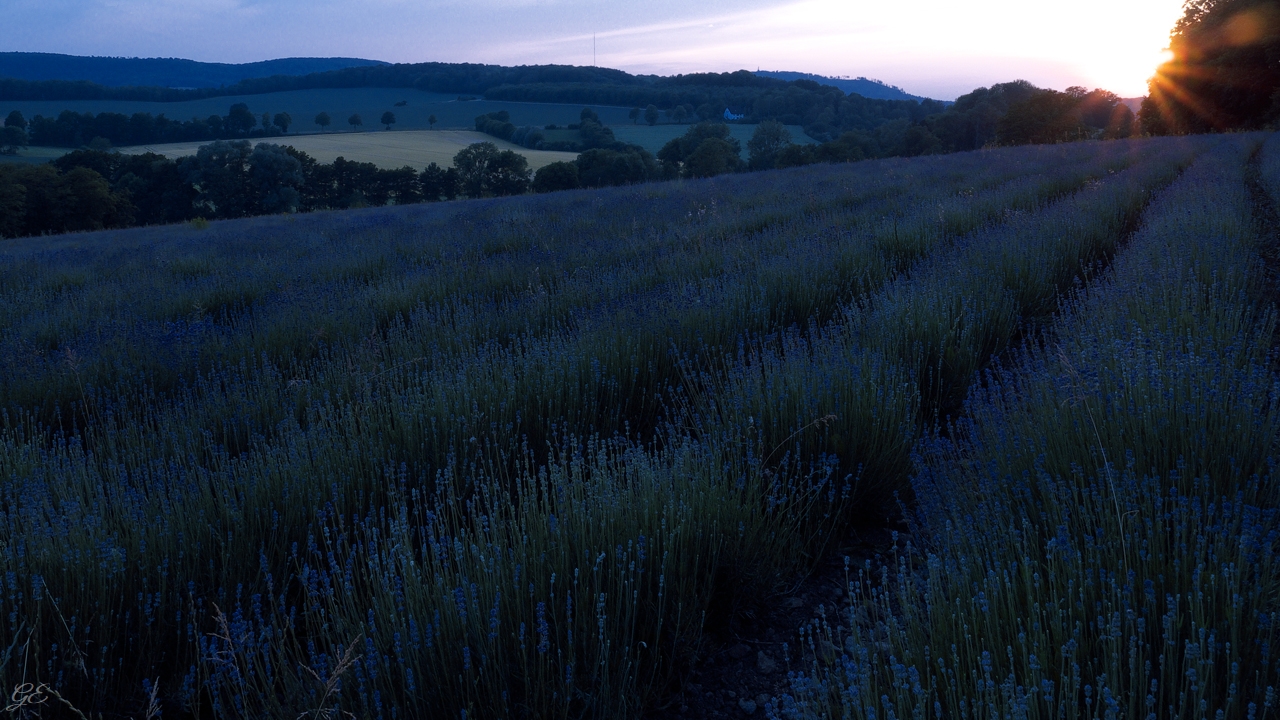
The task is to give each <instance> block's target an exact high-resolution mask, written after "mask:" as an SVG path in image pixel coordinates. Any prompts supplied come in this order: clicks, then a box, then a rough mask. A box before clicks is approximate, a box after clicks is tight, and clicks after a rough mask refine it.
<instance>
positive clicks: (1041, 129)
mask: <svg viewBox="0 0 1280 720" xmlns="http://www.w3.org/2000/svg"><path fill="white" fill-rule="evenodd" d="M1082 97H1083V95H1082V94H1080V93H1065V92H1058V91H1056V90H1037V91H1036V92H1034V93H1032V95H1031V96H1030V97H1028V98H1027V99H1025V100H1021V101H1019V102H1016V103H1013V104H1012V105H1010V106H1009V110H1008V112H1006V113H1005V115H1004V117H1002V118H1000V120H999V122H998V123H997V125H996V136H997V138H999V141H1000V144H1001V145H1027V144H1043V143H1059V142H1067V141H1071V140H1079V139H1081V138H1083V137H1087V136H1088V134H1089V132H1088V129H1087V128H1085V126H1084V122H1083V121H1082V120H1081V119H1080V114H1079V105H1080V101H1081V99H1082Z"/></svg>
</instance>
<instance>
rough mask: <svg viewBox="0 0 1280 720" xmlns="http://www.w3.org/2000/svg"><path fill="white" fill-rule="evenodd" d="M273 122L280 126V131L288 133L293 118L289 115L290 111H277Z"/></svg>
mask: <svg viewBox="0 0 1280 720" xmlns="http://www.w3.org/2000/svg"><path fill="white" fill-rule="evenodd" d="M271 122H272V124H274V125H275V126H276V127H278V128H280V132H282V133H287V132H289V126H290V125H292V124H293V118H292V117H289V113H287V112H282V113H276V116H275V117H274V118H273V119H272V121H271Z"/></svg>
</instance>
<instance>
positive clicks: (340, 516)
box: [0, 133, 1280, 720]
mask: <svg viewBox="0 0 1280 720" xmlns="http://www.w3.org/2000/svg"><path fill="white" fill-rule="evenodd" d="M368 134H370V135H373V134H374V133H368ZM396 134H397V133H382V134H381V135H384V136H394V135H396ZM403 134H408V133H403ZM398 164H403V163H398ZM1277 198H1280V136H1266V135H1262V134H1224V135H1215V136H1200V137H1176V138H1159V139H1146V140H1132V141H1112V142H1086V143H1074V144H1066V145H1056V146H1029V147H1021V148H1003V149H993V150H983V151H978V152H972V153H959V154H953V155H945V156H935V157H927V158H915V159H890V160H879V161H868V162H860V163H851V164H842V165H814V166H808V167H804V168H793V169H789V170H783V171H771V172H760V173H747V174H737V175H729V176H721V177H717V178H712V179H708V180H689V181H682V182H673V183H650V184H645V185H637V186H630V187H623V188H610V189H605V190H598V191H585V190H584V191H571V192H561V193H552V194H548V195H542V196H521V197H515V198H505V199H489V200H477V201H461V202H446V203H434V204H424V205H405V206H397V207H386V208H374V209H365V210H354V211H344V212H317V213H311V214H307V215H296V216H294V215H277V216H265V217H260V218H255V219H250V220H237V221H222V222H213V223H203V222H201V223H191V224H185V225H177V226H160V227H148V228H138V229H133V230H124V231H108V232H101V233H94V234H82V235H66V236H51V237H35V238H27V239H21V240H16V241H8V242H5V243H3V244H0V410H2V411H3V413H2V414H0V626H3V627H4V629H5V634H4V635H0V637H2V638H3V639H4V640H5V642H4V643H0V684H2V685H3V686H4V687H6V688H11V687H16V686H17V685H18V684H19V683H23V682H25V683H32V685H31V686H30V687H32V688H35V687H38V686H39V685H40V683H47V687H48V688H49V689H50V690H54V691H56V692H57V693H58V694H59V697H61V698H64V699H65V701H66V702H67V703H69V704H71V705H73V706H75V707H76V708H78V709H79V710H80V711H81V712H83V713H84V715H85V716H86V717H93V716H94V714H95V713H97V714H102V715H104V716H133V717H141V716H144V715H145V714H146V709H147V707H148V703H149V702H150V701H151V698H153V697H154V698H155V701H156V702H157V703H159V705H160V707H161V708H162V709H163V712H164V713H165V715H164V716H165V717H194V716H198V717H207V718H224V717H225V718H241V717H281V718H298V717H303V716H306V717H332V718H336V717H339V716H341V717H354V718H360V719H361V720H363V719H364V718H377V717H383V718H390V717H396V718H430V719H432V720H434V719H435V718H441V719H444V718H449V719H452V720H457V718H460V717H466V718H504V719H505V718H510V719H511V720H517V719H523V718H545V717H561V718H641V717H642V716H644V715H645V714H646V713H652V714H651V715H650V717H653V716H655V715H657V714H662V715H666V716H678V715H679V713H678V711H677V710H676V708H679V707H681V706H682V705H688V706H690V707H692V709H691V710H690V713H691V715H689V716H690V717H713V716H715V715H717V714H720V713H724V714H725V715H726V716H728V717H734V716H739V714H740V713H743V712H744V711H745V709H746V707H747V706H746V705H745V704H743V703H744V702H745V701H746V700H747V699H750V698H756V699H761V695H764V698H763V699H761V702H762V703H763V704H764V707H763V709H762V716H763V717H766V718H788V720H817V719H819V718H822V719H828V718H829V719H831V720H835V719H836V718H840V719H842V720H843V719H844V718H871V717H875V718H885V717H904V718H905V717H922V718H937V719H939V720H940V719H941V718H955V717H966V716H975V714H976V715H977V716H982V717H987V716H990V717H1027V718H1058V717H1073V718H1075V717H1081V718H1085V717H1087V718H1092V717H1102V716H1115V717H1147V716H1148V714H1154V715H1156V716H1159V717H1182V716H1196V717H1199V716H1203V717H1214V716H1215V715H1218V716H1221V717H1248V716H1249V713H1250V711H1249V710H1247V708H1249V707H1253V708H1254V709H1255V710H1257V709H1260V708H1268V707H1270V705H1271V704H1274V700H1273V696H1274V688H1275V687H1280V662H1278V661H1277V658H1276V657H1275V656H1274V653H1273V651H1272V648H1275V647H1280V645H1278V644H1277V643H1280V622H1276V621H1275V620H1274V618H1275V617H1277V613H1280V605H1278V604H1277V600H1276V598H1277V593H1276V588H1280V513H1278V512H1277V511H1276V507H1277V505H1280V489H1278V488H1280V486H1277V484H1276V483H1274V482H1273V481H1272V479H1271V478H1270V477H1269V473H1270V472H1271V466H1272V465H1271V458H1273V457H1277V453H1278V452H1280V444H1278V442H1280V441H1278V440H1277V438H1280V374H1278V373H1277V369H1276V366H1275V363H1274V359H1275V358H1274V355H1273V354H1272V350H1273V348H1274V347H1275V338H1276V335H1275V330H1276V327H1275V323H1276V318H1277V314H1276V308H1275V305H1274V293H1273V288H1272V287H1270V286H1269V284H1268V283H1269V282H1271V281H1270V280H1269V277H1270V276H1269V274H1268V270H1267V268H1266V266H1265V264H1264V261H1263V259H1262V258H1263V257H1264V256H1271V257H1274V250H1275V247H1274V243H1275V242H1276V239H1277V230H1278V229H1280V224H1278V223H1277V220H1276V213H1275V207H1276V204H1277ZM944 429H945V431H944ZM903 511H905V512H903ZM886 516H895V519H893V520H892V521H890V520H886ZM886 529H892V530H893V531H894V536H893V537H894V540H893V542H894V545H895V547H894V550H893V553H892V554H890V555H887V556H885V557H883V558H880V560H877V561H875V562H873V561H872V560H871V559H869V558H868V559H867V561H866V565H865V566H859V565H857V564H854V565H852V566H850V565H846V567H845V572H847V573H848V580H849V585H848V588H847V593H845V595H844V596H843V597H833V596H831V595H830V594H828V595H827V596H825V597H814V596H803V595H798V594H792V593H793V588H795V587H797V583H798V582H799V581H800V580H801V579H802V578H803V576H804V575H805V574H806V573H809V572H810V571H813V570H814V569H815V568H819V567H826V565H827V563H825V561H826V560H829V559H831V556H833V555H834V556H835V563H834V564H835V566H836V567H837V568H838V567H839V564H840V560H839V557H840V556H841V555H845V553H846V549H847V548H850V547H856V546H857V544H858V543H859V542H860V540H859V538H860V537H862V535H861V533H862V531H864V530H868V531H870V530H879V531H883V530H886ZM898 530H905V531H906V534H905V535H904V536H902V537H899V536H898V534H897V531H898ZM847 562H848V561H846V563H847ZM881 562H882V563H883V567H880V566H879V565H878V564H876V563H881ZM784 603H785V604H786V605H788V606H790V607H794V608H797V611H798V612H802V613H803V616H804V617H805V618H807V619H808V622H807V623H806V624H804V625H803V626H801V627H790V628H785V629H784V632H780V633H777V634H775V635H758V636H757V635H751V634H750V633H753V632H755V630H753V627H754V625H753V623H754V620H753V618H758V617H760V616H761V615H762V614H763V613H764V612H765V611H766V610H767V609H768V608H769V607H771V606H773V605H779V604H784ZM740 638H741V639H740ZM747 641H749V642H750V645H747V644H746V642H747ZM732 643H742V647H745V648H747V651H746V653H741V652H737V653H735V652H734V651H733V650H730V649H729V648H728V646H729V645H730V644H732ZM722 650H723V652H722ZM715 668H728V669H730V670H734V671H735V672H736V671H739V670H746V669H758V670H759V673H757V675H756V676H753V677H763V678H765V679H764V680H761V682H767V683H769V685H768V687H762V688H758V689H757V688H751V689H750V690H749V692H747V694H746V695H738V696H737V697H731V696H730V695H728V691H730V690H732V691H733V692H734V693H735V695H737V694H738V693H741V692H743V691H744V690H746V689H747V688H744V687H743V686H742V685H729V684H726V685H725V686H724V690H725V692H724V693H712V692H710V691H709V690H706V691H704V688H703V686H702V685H701V683H702V682H703V681H702V680H696V681H695V680H694V679H693V677H694V676H693V673H696V672H711V671H713V669H715ZM765 668H769V669H765ZM726 672H727V670H726ZM757 693H760V694H757ZM50 702H52V700H50ZM752 702H753V703H754V702H755V701H754V700H753V701H752ZM751 708H752V711H753V712H754V711H755V710H756V709H757V708H756V705H754V704H753V705H751ZM975 708H978V709H979V710H974V709H975ZM348 714H349V715H348ZM1254 714H1255V715H1256V716H1257V717H1262V716H1263V715H1264V713H1263V712H1260V711H1259V712H1256V713H1254ZM756 717H761V716H756Z"/></svg>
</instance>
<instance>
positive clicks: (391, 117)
mask: <svg viewBox="0 0 1280 720" xmlns="http://www.w3.org/2000/svg"><path fill="white" fill-rule="evenodd" d="M395 123H396V114H395V113H393V112H391V111H390V110H388V111H386V112H384V113H382V124H383V125H386V126H387V129H388V130H390V129H391V126H392V125H394V124H395Z"/></svg>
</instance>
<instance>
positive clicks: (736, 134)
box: [610, 123, 817, 159]
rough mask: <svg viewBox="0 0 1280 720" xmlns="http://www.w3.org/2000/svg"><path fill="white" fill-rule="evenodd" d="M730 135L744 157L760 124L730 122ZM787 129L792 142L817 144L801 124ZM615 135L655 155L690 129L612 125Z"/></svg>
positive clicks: (672, 126) (670, 125) (681, 126)
mask: <svg viewBox="0 0 1280 720" xmlns="http://www.w3.org/2000/svg"><path fill="white" fill-rule="evenodd" d="M728 126H729V135H730V136H731V137H733V138H734V139H735V140H737V141H738V143H739V144H741V145H742V157H743V159H745V158H746V157H747V143H748V142H749V141H750V140H751V136H752V135H753V134H754V133H755V131H756V128H757V127H759V126H758V125H743V124H740V123H728ZM786 127H787V130H788V131H789V132H790V133H791V142H793V143H796V144H799V145H812V144H816V143H817V140H814V139H813V138H811V137H809V136H808V135H805V134H804V128H802V127H800V126H799V125H788V126H786ZM610 129H611V130H613V135H614V137H616V138H618V139H619V140H621V141H622V142H627V143H633V144H635V145H639V146H640V147H642V148H644V149H645V150H648V151H649V152H651V153H654V154H655V155H656V154H657V152H658V151H659V150H661V149H662V146H663V145H666V144H667V143H668V142H670V141H671V140H674V139H675V138H678V137H680V136H681V135H683V134H684V133H685V131H687V130H688V129H689V125H676V124H665V125H664V124H659V125H642V124H626V125H612V126H610Z"/></svg>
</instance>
